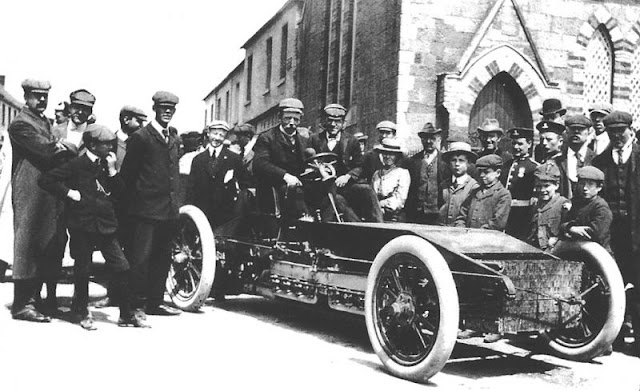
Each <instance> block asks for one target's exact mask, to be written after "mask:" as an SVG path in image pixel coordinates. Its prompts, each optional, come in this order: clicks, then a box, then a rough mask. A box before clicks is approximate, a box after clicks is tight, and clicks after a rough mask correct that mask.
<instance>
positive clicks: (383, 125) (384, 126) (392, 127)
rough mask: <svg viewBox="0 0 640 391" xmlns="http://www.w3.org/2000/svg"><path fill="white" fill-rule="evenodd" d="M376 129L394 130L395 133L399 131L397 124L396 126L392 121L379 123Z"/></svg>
mask: <svg viewBox="0 0 640 391" xmlns="http://www.w3.org/2000/svg"><path fill="white" fill-rule="evenodd" d="M376 129H377V130H383V129H386V130H393V131H394V132H395V131H396V130H397V129H398V128H397V126H396V124H394V123H393V122H391V121H382V122H378V124H377V125H376Z"/></svg>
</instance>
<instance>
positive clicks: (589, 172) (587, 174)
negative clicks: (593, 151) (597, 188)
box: [578, 166, 604, 181]
mask: <svg viewBox="0 0 640 391" xmlns="http://www.w3.org/2000/svg"><path fill="white" fill-rule="evenodd" d="M578 179H588V180H592V181H604V173H603V172H602V171H600V170H599V169H597V168H595V167H594V166H585V167H582V168H579V169H578Z"/></svg>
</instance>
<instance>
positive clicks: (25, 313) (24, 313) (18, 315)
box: [11, 305, 51, 323]
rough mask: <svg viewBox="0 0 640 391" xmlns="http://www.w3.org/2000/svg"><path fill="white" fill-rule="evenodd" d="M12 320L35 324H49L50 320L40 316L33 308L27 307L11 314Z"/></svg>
mask: <svg viewBox="0 0 640 391" xmlns="http://www.w3.org/2000/svg"><path fill="white" fill-rule="evenodd" d="M11 316H12V317H13V319H16V320H26V321H27V322H37V323H49V322H51V318H50V317H48V316H46V315H43V314H41V313H40V312H38V310H36V309H35V308H34V307H33V306H31V305H28V306H26V307H24V308H23V309H21V310H20V311H18V312H14V313H12V314H11Z"/></svg>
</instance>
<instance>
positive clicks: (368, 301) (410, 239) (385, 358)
mask: <svg viewBox="0 0 640 391" xmlns="http://www.w3.org/2000/svg"><path fill="white" fill-rule="evenodd" d="M397 253H408V254H411V255H413V256H415V257H416V258H418V259H419V260H420V261H422V263H423V264H424V265H425V266H426V267H427V269H428V270H429V272H430V273H431V276H432V278H433V280H434V282H435V285H436V291H437V293H438V298H439V302H440V323H439V325H438V336H437V338H436V341H435V343H434V346H433V347H432V349H431V352H430V353H429V354H428V355H427V356H426V357H425V358H424V359H423V360H422V361H421V362H419V363H418V364H415V365H412V366H407V365H402V364H400V363H398V362H396V361H394V360H393V359H392V358H391V357H390V356H389V355H388V354H387V352H386V351H385V350H384V348H383V347H382V345H381V342H380V337H379V335H378V329H377V327H376V324H375V319H374V316H373V296H374V291H373V290H374V289H375V284H376V280H377V278H378V274H379V273H380V269H381V268H382V266H383V265H384V264H385V262H386V261H387V259H389V258H390V257H391V256H392V255H394V254H397ZM459 317H460V305H459V301H458V291H457V290H456V285H455V282H454V280H453V276H452V274H451V270H450V269H449V265H448V264H447V262H446V261H445V259H444V258H443V257H442V254H440V252H439V251H438V250H437V249H436V248H435V247H434V246H433V245H432V244H431V243H429V242H427V241H426V240H424V239H422V238H420V237H417V236H412V235H405V236H399V237H397V238H395V239H392V240H391V241H389V243H387V244H386V245H385V246H384V247H383V248H382V249H381V250H380V251H379V252H378V254H377V255H376V258H375V260H374V261H373V265H372V266H371V269H370V270H369V275H368V279H367V290H366V292H365V321H366V325H367V331H368V333H369V339H370V341H371V345H372V346H373V350H374V351H375V353H376V354H377V355H378V358H380V361H382V364H384V366H385V367H386V368H387V370H388V371H389V372H391V373H392V374H393V375H395V376H398V377H400V378H403V379H407V380H411V381H416V382H426V381H427V380H428V379H429V378H431V377H432V376H434V375H435V374H437V373H438V372H440V370H441V369H442V368H443V367H444V365H445V364H446V363H447V360H448V359H449V356H451V352H452V351H453V347H454V346H455V344H456V337H457V332H458V321H459Z"/></svg>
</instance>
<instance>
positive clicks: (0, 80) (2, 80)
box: [0, 75, 4, 87]
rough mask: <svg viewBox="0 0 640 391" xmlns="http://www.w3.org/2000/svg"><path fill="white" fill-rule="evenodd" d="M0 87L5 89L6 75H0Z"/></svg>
mask: <svg viewBox="0 0 640 391" xmlns="http://www.w3.org/2000/svg"><path fill="white" fill-rule="evenodd" d="M0 86H3V87H4V75H0Z"/></svg>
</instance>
